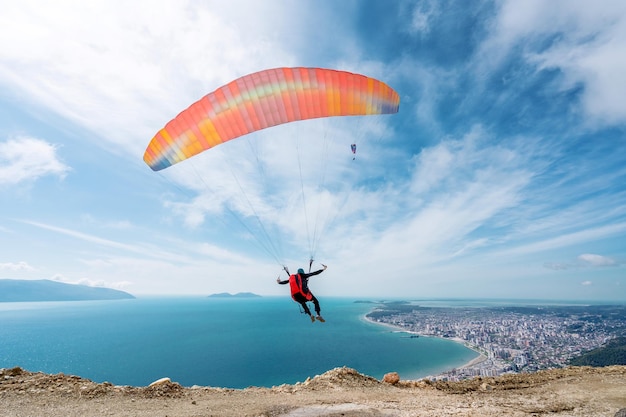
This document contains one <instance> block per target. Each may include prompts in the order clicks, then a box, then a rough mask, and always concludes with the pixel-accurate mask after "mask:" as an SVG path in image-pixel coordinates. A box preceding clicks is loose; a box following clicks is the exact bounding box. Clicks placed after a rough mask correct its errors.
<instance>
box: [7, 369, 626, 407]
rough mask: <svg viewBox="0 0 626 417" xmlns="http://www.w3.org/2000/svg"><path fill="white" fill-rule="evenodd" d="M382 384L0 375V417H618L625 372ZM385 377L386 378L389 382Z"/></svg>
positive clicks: (337, 373) (360, 379)
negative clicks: (139, 382)
mask: <svg viewBox="0 0 626 417" xmlns="http://www.w3.org/2000/svg"><path fill="white" fill-rule="evenodd" d="M394 376H395V377H397V375H393V374H389V375H386V376H385V377H386V380H387V381H388V382H383V381H379V380H376V379H374V378H371V377H368V376H366V375H362V374H359V373H358V372H356V371H355V370H353V369H350V368H336V369H333V370H331V371H328V372H326V373H324V374H322V375H319V376H316V377H315V378H312V379H308V380H307V381H305V382H303V383H298V384H295V385H281V386H278V387H273V388H254V387H251V388H246V389H242V390H234V389H223V388H211V387H191V388H184V387H182V386H180V385H179V384H177V383H175V382H171V381H169V379H163V380H161V381H158V382H156V383H154V384H151V386H148V387H128V386H114V385H112V384H108V383H103V384H97V383H95V382H92V381H90V380H87V379H83V378H80V377H77V376H69V375H63V374H57V375H48V374H43V373H34V372H28V371H25V370H23V369H21V368H12V369H1V370H0V416H7V417H8V416H11V417H26V416H29V417H30V416H51V417H56V416H59V417H61V416H63V417H70V416H81V417H86V416H146V417H147V416H150V417H158V416H160V417H165V416H168V417H187V416H189V417H191V416H194V417H200V416H266V417H283V416H284V417H287V416H290V417H310V416H325V417H339V416H347V417H355V416H364V417H383V416H411V417H413V416H429V417H436V416H457V417H459V416H468V417H469V416H473V417H476V416H486V417H490V416H494V417H495V416H498V417H501V416H513V417H515V416H520V417H521V416H524V417H530V416H537V417H538V416H550V417H558V416H581V417H582V416H584V417H601V416H607V417H614V416H619V417H626V366H611V367H605V368H588V367H575V368H567V369H559V370H551V371H543V372H537V373H533V374H519V375H508V376H502V377H496V378H477V379H473V380H469V381H464V382H455V383H445V382H436V383H432V382H429V381H425V380H422V381H404V380H397V379H396V378H393V377H394ZM389 377H390V378H389Z"/></svg>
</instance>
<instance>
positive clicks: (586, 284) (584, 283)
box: [580, 281, 592, 287]
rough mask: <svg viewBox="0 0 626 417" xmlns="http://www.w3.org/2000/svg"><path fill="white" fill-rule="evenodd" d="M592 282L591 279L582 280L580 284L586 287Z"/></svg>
mask: <svg viewBox="0 0 626 417" xmlns="http://www.w3.org/2000/svg"><path fill="white" fill-rule="evenodd" d="M591 284H592V282H591V281H583V282H581V283H580V285H582V286H584V287H588V286H590V285H591Z"/></svg>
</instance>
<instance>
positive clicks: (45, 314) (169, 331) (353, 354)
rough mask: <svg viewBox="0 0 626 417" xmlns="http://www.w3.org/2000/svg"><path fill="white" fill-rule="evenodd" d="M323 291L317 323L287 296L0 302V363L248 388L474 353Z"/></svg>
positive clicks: (116, 379)
mask: <svg viewBox="0 0 626 417" xmlns="http://www.w3.org/2000/svg"><path fill="white" fill-rule="evenodd" d="M320 301H321V304H322V314H323V315H324V317H325V318H326V320H327V321H326V323H318V322H316V323H311V322H310V320H309V319H308V317H307V316H305V315H304V314H300V311H299V307H298V305H297V304H296V303H294V302H293V301H291V299H289V298H288V297H262V298H252V299H214V298H207V297H204V298H201V297H197V298H196V297H190V298H138V299H134V300H121V301H88V302H45V303H0V368H10V367H14V366H20V367H22V368H24V369H26V370H29V371H42V372H46V373H60V372H62V373H65V374H70V375H79V376H81V377H84V378H89V379H91V380H93V381H96V382H104V381H108V382H111V383H113V384H116V385H134V386H145V385H148V384H150V383H151V382H153V381H155V380H157V379H159V378H162V377H169V378H171V379H172V381H175V382H178V383H179V384H181V385H184V386H192V385H202V386H214V387H229V388H245V387H248V386H264V387H271V386H274V385H280V384H283V383H287V384H294V383H296V382H298V381H300V382H302V381H304V380H306V378H307V377H314V376H315V375H319V374H322V373H324V372H326V371H328V370H330V369H332V368H335V367H339V366H347V367H350V368H354V369H356V370H357V371H359V372H361V373H363V374H366V375H370V376H373V377H375V378H379V379H380V378H382V376H383V375H384V374H385V373H387V372H391V371H395V372H398V373H399V374H400V377H401V378H402V379H413V378H421V377H424V376H427V375H434V374H438V373H440V372H442V371H445V370H448V369H451V368H454V367H459V366H461V365H463V364H464V363H467V362H469V361H470V360H472V359H473V358H475V357H476V356H477V354H476V352H474V351H472V350H470V349H468V348H466V347H464V346H462V345H460V344H458V343H455V342H453V341H450V340H443V339H439V338H429V337H420V338H409V337H408V335H407V334H406V333H403V332H398V331H395V330H394V329H392V328H390V327H387V326H383V325H378V324H373V323H370V322H368V321H366V320H365V319H364V315H365V314H366V313H367V312H368V311H370V309H372V308H373V307H374V304H367V303H355V300H351V299H339V298H324V299H321V300H320Z"/></svg>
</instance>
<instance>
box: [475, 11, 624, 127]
mask: <svg viewBox="0 0 626 417" xmlns="http://www.w3.org/2000/svg"><path fill="white" fill-rule="evenodd" d="M516 46H520V47H522V48H523V50H524V51H526V58H527V59H528V60H529V62H532V63H535V64H537V66H538V69H540V70H541V69H558V70H559V71H561V72H562V74H563V78H562V83H563V84H562V88H563V89H571V88H574V87H577V86H579V85H580V86H583V92H582V108H583V110H584V112H585V113H586V114H587V115H588V116H589V117H590V118H591V119H593V120H596V121H598V122H602V123H624V122H625V121H626V107H625V106H624V105H623V97H624V96H626V77H624V76H623V74H625V73H626V55H625V54H624V53H623V51H624V50H625V49H626V3H624V2H623V1H619V0H615V1H611V0H607V1H600V2H599V3H590V2H586V1H571V0H557V1H550V2H545V1H541V0H530V1H523V2H520V1H516V0H508V1H505V2H504V3H503V4H502V7H501V9H500V12H499V15H498V17H497V20H496V22H495V25H494V32H493V34H492V39H491V40H490V41H489V42H488V43H487V45H486V49H485V52H486V53H485V54H483V56H485V57H488V60H489V62H491V63H492V64H494V63H498V62H500V61H499V60H500V59H502V57H503V56H504V55H506V54H507V53H509V52H510V51H511V50H512V49H513V48H514V47H516Z"/></svg>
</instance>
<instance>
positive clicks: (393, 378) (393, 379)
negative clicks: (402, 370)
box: [383, 372, 400, 385]
mask: <svg viewBox="0 0 626 417" xmlns="http://www.w3.org/2000/svg"><path fill="white" fill-rule="evenodd" d="M383 382H386V383H387V384H391V385H396V384H397V383H398V382H400V375H398V373H397V372H389V373H386V374H385V376H384V377H383Z"/></svg>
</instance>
